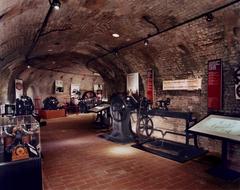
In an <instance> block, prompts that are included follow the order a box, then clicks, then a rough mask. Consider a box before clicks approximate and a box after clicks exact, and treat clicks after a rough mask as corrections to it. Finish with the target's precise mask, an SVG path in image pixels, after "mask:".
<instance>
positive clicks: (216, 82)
mask: <svg viewBox="0 0 240 190" xmlns="http://www.w3.org/2000/svg"><path fill="white" fill-rule="evenodd" d="M221 108H222V62H221V59H217V60H212V61H209V62H208V109H211V110H220V109H221Z"/></svg>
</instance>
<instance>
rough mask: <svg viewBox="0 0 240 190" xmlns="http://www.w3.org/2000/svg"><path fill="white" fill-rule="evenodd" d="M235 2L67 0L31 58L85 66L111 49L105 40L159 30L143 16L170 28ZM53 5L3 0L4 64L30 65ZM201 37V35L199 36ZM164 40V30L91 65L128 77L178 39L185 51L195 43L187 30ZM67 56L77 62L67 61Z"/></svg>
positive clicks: (0, 54) (122, 41)
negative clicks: (145, 42)
mask: <svg viewBox="0 0 240 190" xmlns="http://www.w3.org/2000/svg"><path fill="white" fill-rule="evenodd" d="M229 2H232V1H231V0H61V9H60V10H59V11H56V10H53V12H52V14H51V15H50V18H49V21H48V23H47V26H46V28H45V29H44V31H43V33H42V34H41V36H40V38H39V41H38V43H37V45H36V47H35V48H34V49H33V51H32V52H31V55H30V56H29V58H30V62H31V64H32V65H35V66H39V67H46V68H52V67H53V66H51V64H49V62H51V61H58V68H59V69H61V67H62V69H64V68H66V67H69V66H71V67H74V65H80V66H79V68H80V69H81V68H83V67H82V66H84V65H86V64H87V63H89V60H91V59H93V58H95V57H97V56H100V55H102V54H105V53H107V52H106V50H104V49H103V48H100V47H99V45H100V46H102V47H104V48H105V49H108V50H113V49H114V48H117V47H120V46H124V45H126V44H129V43H131V42H133V41H136V40H139V39H142V38H144V37H147V35H148V34H154V33H155V32H156V29H155V28H154V27H153V25H151V24H149V23H147V22H146V21H145V20H144V19H143V18H142V17H143V16H149V17H150V18H151V20H152V21H153V22H154V23H155V24H156V25H157V26H158V27H159V29H160V30H164V29H166V28H168V27H170V26H174V25H177V24H178V23H181V22H184V21H186V20H188V19H190V18H193V17H195V16H197V15H201V14H203V13H204V12H207V11H210V10H213V9H215V8H217V7H219V6H223V5H225V4H227V3H229ZM49 6H50V5H49V1H48V0H11V1H9V0H0V64H1V66H2V67H3V66H6V64H8V63H10V62H12V61H13V60H15V59H20V60H23V63H22V66H26V65H25V64H24V57H25V55H26V54H27V51H28V50H29V48H30V46H31V44H32V41H33V38H34V35H35V34H36V33H37V31H38V30H39V28H40V27H41V24H42V22H43V20H44V18H45V16H46V14H47V12H48V9H49ZM112 33H118V34H120V38H113V37H112ZM189 35H193V34H189ZM179 38H181V40H180V39H179ZM195 38H196V39H195V40H197V38H198V37H197V36H196V37H195ZM164 41H165V39H164V34H163V37H161V36H155V37H153V38H152V39H150V42H151V44H150V45H149V47H147V49H146V47H144V45H143V43H139V44H136V45H134V46H131V47H129V48H126V49H124V50H122V51H120V52H119V55H118V56H114V55H108V56H105V57H103V58H100V59H97V60H95V61H92V62H90V63H89V64H88V66H89V68H90V69H92V70H95V71H97V72H99V73H100V74H102V75H108V76H109V78H114V77H115V75H116V74H119V73H120V74H121V75H122V76H124V75H125V74H126V73H128V72H134V71H138V70H141V71H143V70H144V69H146V68H148V67H149V66H151V65H153V64H156V62H159V60H158V59H160V58H159V55H160V53H161V57H164V51H162V50H164V49H167V48H169V47H170V46H171V44H172V43H174V46H176V48H178V50H179V49H180V50H179V52H180V54H181V52H183V51H185V53H186V52H189V51H190V52H191V51H193V48H194V47H195V46H194V44H193V45H191V44H190V45H189V47H188V48H189V49H187V50H186V49H185V45H184V44H183V41H185V42H186V43H190V41H188V38H187V34H185V32H183V33H182V36H178V35H174V36H172V41H168V42H166V43H164ZM179 44H180V45H179ZM195 45H196V44H195ZM191 48H192V49H191ZM195 48H199V47H195ZM171 51H174V50H171ZM172 53H174V52H172ZM66 61H68V62H70V63H71V64H68V65H64V64H65V62H66ZM192 62H194V60H192ZM186 64H187V63H186ZM81 65H82V66H81ZM54 67H55V66H54ZM159 69H161V68H159Z"/></svg>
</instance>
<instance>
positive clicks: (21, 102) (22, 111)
mask: <svg viewBox="0 0 240 190" xmlns="http://www.w3.org/2000/svg"><path fill="white" fill-rule="evenodd" d="M33 110H34V105H33V101H32V99H31V98H30V97H29V96H21V98H17V99H16V115H32V113H33Z"/></svg>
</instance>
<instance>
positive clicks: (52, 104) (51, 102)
mask: <svg viewBox="0 0 240 190" xmlns="http://www.w3.org/2000/svg"><path fill="white" fill-rule="evenodd" d="M43 104H44V109H45V110H57V109H58V104H59V101H58V99H57V98H55V97H52V96H51V97H48V98H46V99H45V100H44V101H43Z"/></svg>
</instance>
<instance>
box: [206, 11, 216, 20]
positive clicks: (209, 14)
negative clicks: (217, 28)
mask: <svg viewBox="0 0 240 190" xmlns="http://www.w3.org/2000/svg"><path fill="white" fill-rule="evenodd" d="M213 18H214V17H213V14H212V13H208V14H207V15H206V21H208V22H211V21H212V20H213Z"/></svg>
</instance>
